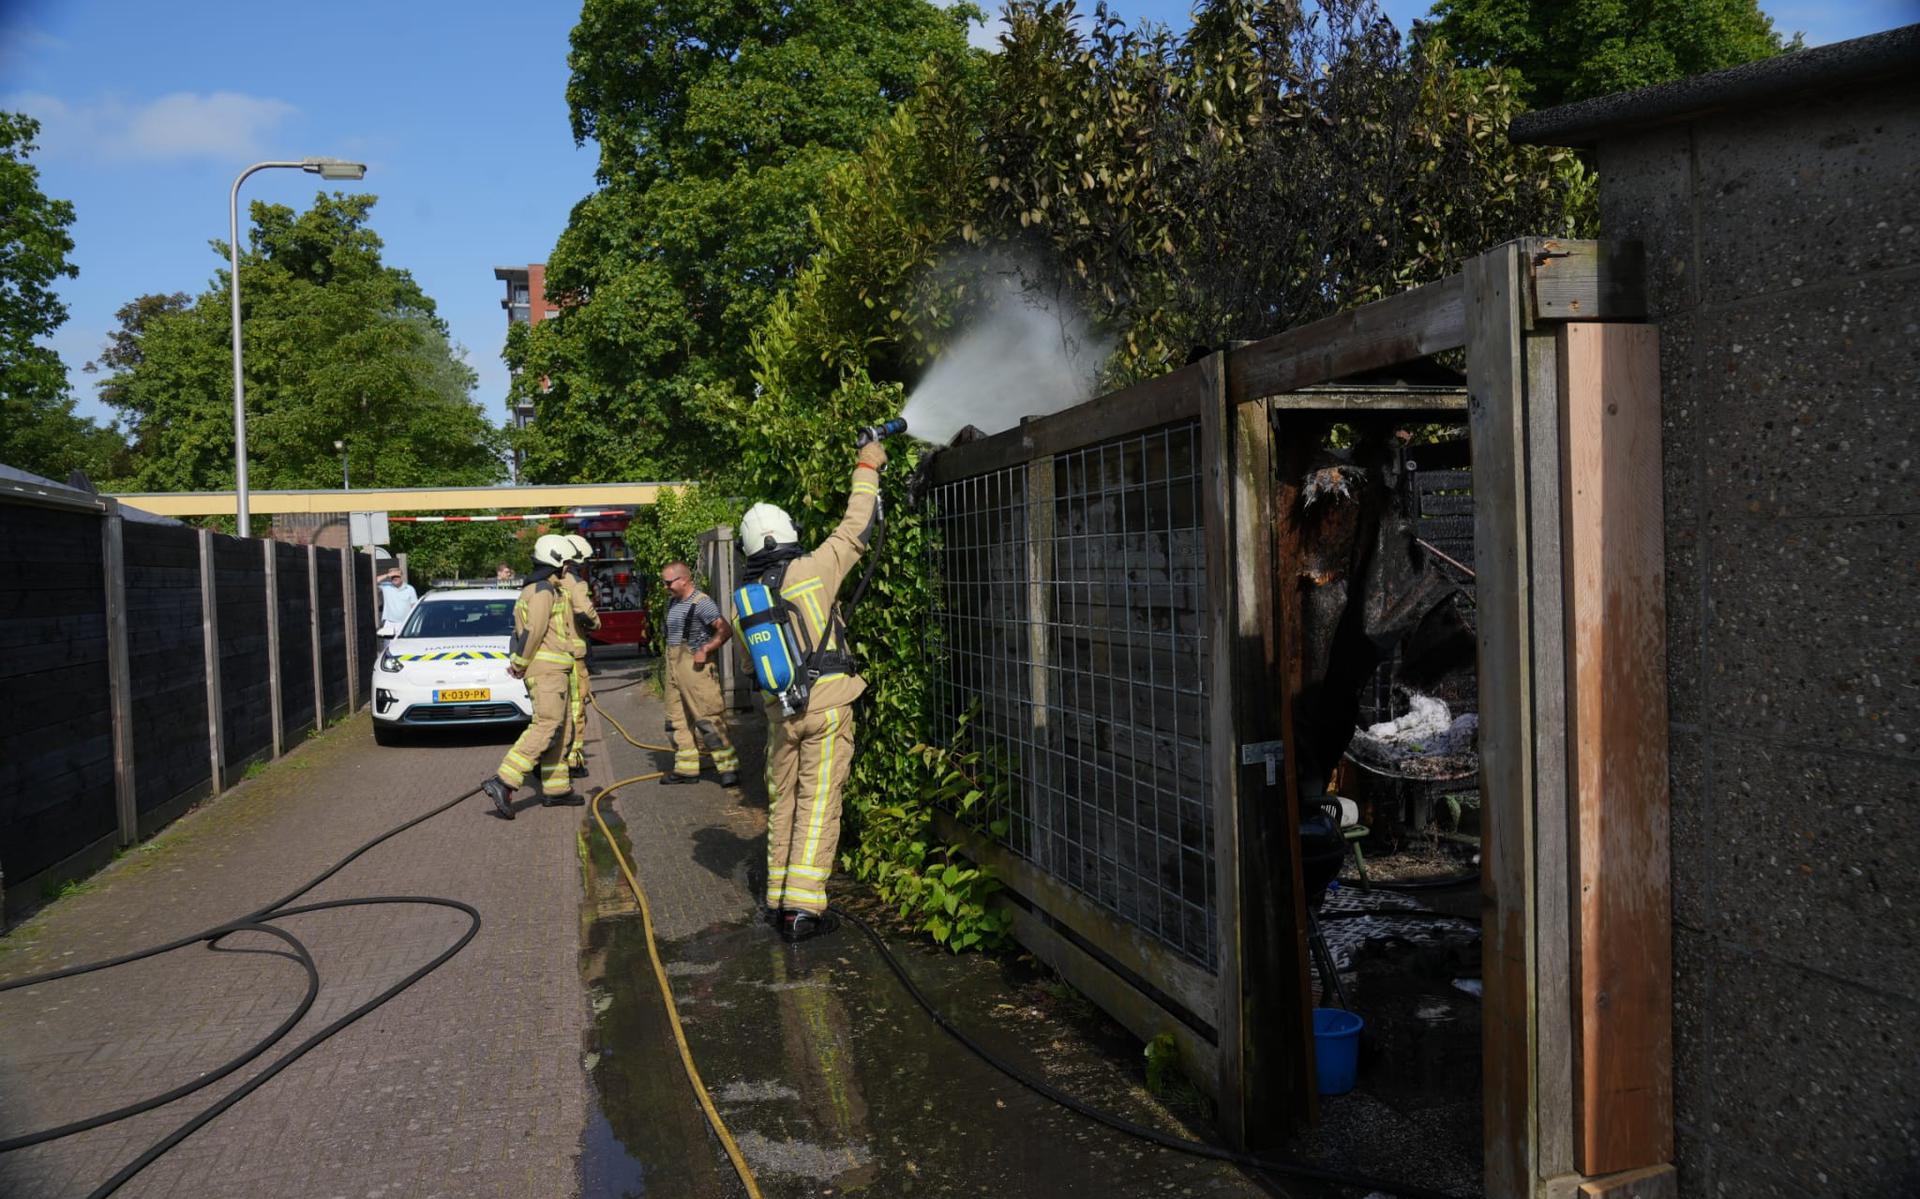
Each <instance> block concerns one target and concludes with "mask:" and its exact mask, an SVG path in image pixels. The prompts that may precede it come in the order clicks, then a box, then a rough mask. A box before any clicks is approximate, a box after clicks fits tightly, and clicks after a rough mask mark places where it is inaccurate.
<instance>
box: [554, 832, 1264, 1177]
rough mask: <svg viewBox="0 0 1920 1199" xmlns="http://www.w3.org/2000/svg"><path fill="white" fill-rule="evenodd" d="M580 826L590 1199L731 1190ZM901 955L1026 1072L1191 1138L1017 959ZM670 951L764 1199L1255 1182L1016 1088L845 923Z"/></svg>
mask: <svg viewBox="0 0 1920 1199" xmlns="http://www.w3.org/2000/svg"><path fill="white" fill-rule="evenodd" d="M607 814H608V815H609V817H611V813H607ZM609 823H610V824H611V823H613V822H612V821H611V819H610V820H609ZM588 828H589V829H590V830H591V832H590V833H589V834H588V835H587V836H586V838H585V840H584V841H583V847H582V855H581V856H582V863H583V868H584V871H585V874H586V877H587V897H586V902H585V906H584V908H583V913H582V918H583V921H584V922H585V927H584V928H583V936H582V944H583V945H584V946H585V947H586V948H585V950H584V952H583V954H582V959H581V963H582V973H583V978H584V980H585V982H586V985H587V987H588V991H589V995H590V997H591V1000H592V1006H593V1011H594V1020H593V1026H592V1029H591V1031H590V1033H589V1036H588V1044H587V1045H586V1046H585V1057H584V1059H583V1062H584V1064H585V1066H586V1068H587V1072H588V1075H589V1076H590V1078H591V1079H592V1081H593V1093H594V1098H595V1101H596V1104H597V1106H596V1110H595V1112H594V1115H593V1118H592V1120H591V1121H590V1124H589V1127H588V1129H587V1132H586V1135H585V1136H584V1137H583V1138H582V1143H581V1164H580V1178H581V1193H582V1195H583V1196H584V1197H585V1199H602V1197H612V1196H621V1197H625V1196H663V1195H670V1196H676V1197H677V1196H692V1197H693V1199H708V1197H717V1196H734V1195H738V1194H742V1193H743V1192H744V1188H742V1187H741V1186H740V1184H739V1182H738V1180H737V1179H736V1178H735V1177H734V1175H733V1172H732V1168H731V1166H730V1165H729V1164H728V1162H727V1160H726V1157H725V1155H724V1154H723V1152H722V1151H721V1148H720V1146H719V1143H718V1141H717V1139H716V1138H715V1137H714V1136H713V1135H712V1133H711V1132H710V1130H709V1129H708V1128H707V1127H706V1122H705V1120H704V1118H703V1116H702V1114H701V1112H700V1109H699V1107H698V1106H697V1104H696V1103H695V1101H694V1098H693V1095H692V1092H691V1090H690V1088H689V1087H688V1085H687V1080H686V1077H685V1075H684V1074H683V1072H682V1070H681V1066H680V1062H679V1058H678V1055H677V1053H676V1051H675V1049H674V1046H673V1042H672V1034H671V1031H670V1027H669V1025H668V1022H667V1019H666V1015H665V1012H664V1009H663V1007H662V1004H661V999H660V994H659V990H658V987H657V985H656V984H655V982H654V978H653V971H652V966H651V964H650V963H649V961H648V958H647V950H646V943H645V934H644V931H643V929H642V926H641V923H640V920H639V918H638V916H637V915H633V914H630V912H626V911H623V910H622V908H621V903H620V901H619V900H618V898H617V897H616V896H615V895H614V894H611V893H609V892H610V889H611V888H612V887H614V886H615V885H618V886H619V887H620V889H621V893H624V883H623V882H621V880H620V876H619V873H618V867H617V865H616V864H615V863H614V861H613V857H612V855H611V853H606V852H604V844H602V845H601V846H600V848H599V849H596V848H595V846H594V842H596V841H600V840H601V839H600V837H599V833H598V830H597V829H593V828H592V825H591V821H589V822H588ZM619 831H620V830H619V829H618V828H617V826H616V832H619ZM621 835H623V836H624V834H623V833H622V834H621ZM641 881H642V883H643V884H644V883H645V881H646V880H645V878H644V877H643V878H642V880H641ZM630 906H631V905H630V901H629V907H630ZM895 948H896V951H897V952H900V953H901V954H902V956H903V958H904V961H905V966H906V969H907V970H908V971H909V972H910V973H912V974H913V975H914V976H915V977H916V979H917V980H919V982H920V985H921V986H922V987H923V989H925V990H926V991H927V992H928V993H929V994H930V995H932V996H934V997H935V999H936V1002H938V1003H940V1004H941V1006H942V1007H943V1008H944V1009H946V1010H948V1011H949V1012H951V1013H953V1014H954V1015H955V1016H956V1018H958V1019H960V1020H961V1021H962V1022H963V1023H964V1024H965V1026H966V1027H967V1028H968V1029H969V1031H971V1032H973V1033H974V1035H976V1036H977V1037H979V1038H980V1039H981V1040H982V1041H983V1042H984V1043H986V1044H987V1045H989V1047H991V1048H992V1049H993V1050H994V1051H995V1052H997V1053H1000V1054H1002V1055H1004V1056H1005V1057H1007V1058H1008V1059H1010V1060H1012V1061H1013V1062H1014V1063H1015V1064H1017V1065H1019V1066H1020V1067H1021V1068H1023V1069H1025V1070H1028V1071H1029V1072H1032V1073H1034V1074H1037V1075H1039V1076H1041V1077H1043V1078H1046V1079H1048V1080H1049V1081H1050V1082H1053V1083H1055V1084H1056V1085H1059V1086H1061V1087H1063V1088H1064V1089H1066V1090H1068V1091H1070V1092H1072V1093H1075V1094H1078V1095H1081V1096H1083V1097H1084V1098H1086V1099H1088V1100H1090V1101H1091V1102H1093V1103H1095V1104H1096V1105H1099V1106H1102V1107H1106V1108H1108V1109H1109V1110H1115V1111H1118V1112H1120V1113H1121V1114H1123V1115H1126V1116H1129V1117H1130V1118H1134V1119H1146V1120H1147V1121H1149V1122H1151V1123H1156V1124H1160V1125H1162V1126H1166V1127H1169V1128H1170V1129H1171V1130H1174V1131H1184V1132H1185V1133H1187V1135H1193V1134H1194V1133H1196V1132H1198V1131H1200V1130H1199V1129H1198V1128H1191V1129H1184V1130H1182V1129H1178V1128H1177V1127H1176V1126H1173V1125H1171V1124H1169V1123H1168V1122H1167V1121H1166V1119H1165V1117H1164V1116H1163V1115H1158V1114H1157V1113H1156V1112H1155V1111H1154V1110H1153V1109H1152V1107H1151V1105H1150V1104H1146V1103H1144V1102H1143V1100H1142V1097H1141V1096H1140V1094H1139V1092H1138V1088H1137V1087H1136V1086H1135V1085H1134V1080H1132V1079H1131V1078H1130V1077H1129V1074H1128V1071H1129V1070H1131V1069H1133V1068H1134V1063H1133V1062H1132V1061H1131V1060H1130V1058H1129V1056H1128V1055H1125V1054H1121V1055H1115V1054H1114V1053H1113V1052H1112V1051H1111V1046H1110V1045H1107V1044H1104V1043H1102V1042H1103V1038H1101V1037H1099V1036H1093V1037H1089V1036H1088V1035H1087V1032H1088V1030H1087V1029H1083V1028H1080V1027H1076V1026H1077V1025H1079V1024H1081V1023H1082V1021H1081V1020H1079V1019H1074V1018H1063V1009H1062V1008H1061V1005H1060V1004H1058V1003H1056V1002H1055V1001H1054V1000H1051V999H1049V998H1048V997H1047V995H1046V994H1045V993H1044V992H1042V991H1041V990H1040V989H1039V988H1038V986H1037V985H1035V984H1034V983H1033V982H1032V981H1031V980H1020V979H1017V978H1013V977H1011V976H1010V975H1009V971H1010V970H1012V971H1015V972H1016V973H1017V972H1018V970H1019V969H1020V968H1019V967H1016V966H1013V965H1011V964H1010V963H1006V962H994V961H990V960H987V959H983V958H980V957H977V956H975V957H969V958H954V957H952V956H951V955H947V954H944V953H932V952H927V951H926V950H925V949H924V948H923V947H920V946H913V945H907V944H903V943H901V942H898V941H896V942H895ZM661 957H662V960H663V962H664V963H665V964H666V968H667V970H668V973H669V977H670V978H671V979H672V983H673V987H674V990H675V992H676V995H677V999H678V1004H679V1011H680V1015H681V1020H682V1022H683V1024H684V1026H685V1028H686V1032H687V1036H688V1039H689V1041H690V1042H691V1043H692V1045H693V1047H694V1053H695V1056H696V1060H697V1062H698V1065H699V1068H700V1071H701V1073H702V1075H703V1076H704V1078H705V1080H706V1083H707V1086H708V1088H709V1089H710V1091H711V1093H712V1095H713V1098H714V1102H715V1105H716V1106H717V1107H718V1109H719V1110H720V1113H721V1115H722V1117H723V1118H724V1119H725V1120H726V1121H727V1124H728V1127H729V1128H730V1129H731V1130H732V1132H733V1135H734V1138H735V1139H736V1141H738V1143H739V1144H740V1146H741V1150H742V1152H743V1153H744V1154H745V1156H746V1158H747V1160H748V1162H749V1163H750V1164H751V1165H752V1167H753V1169H754V1172H755V1174H756V1176H757V1177H758V1181H759V1184H760V1187H761V1189H762V1190H763V1192H764V1193H765V1194H766V1195H767V1196H768V1197H769V1199H775V1197H788V1196H793V1197H797V1196H800V1195H819V1194H829V1193H832V1194H840V1193H846V1194H869V1195H876V1196H879V1195H886V1196H894V1195H902V1196H935V1195H939V1196H945V1195H958V1194H1009V1195H1030V1194H1031V1195H1040V1194H1061V1195H1071V1194H1116V1195H1118V1194H1139V1193H1143V1192H1146V1191H1152V1192H1154V1193H1161V1192H1165V1193H1170V1194H1176V1195H1178V1194H1182V1193H1186V1194H1200V1195H1236V1196H1240V1195H1246V1196H1251V1195H1259V1194H1263V1193H1266V1192H1264V1191H1263V1190H1262V1189H1261V1188H1260V1187H1258V1186H1256V1185H1254V1184H1253V1183H1252V1182H1251V1181H1250V1180H1248V1179H1247V1178H1246V1177H1245V1176H1244V1175H1241V1174H1240V1173H1239V1172H1238V1171H1235V1170H1232V1169H1231V1168H1227V1167H1223V1166H1221V1165H1219V1164H1218V1163H1212V1162H1206V1161H1201V1160H1198V1159H1192V1158H1185V1157H1181V1156H1180V1155H1177V1154H1172V1153H1166V1152H1163V1151H1160V1150H1157V1149H1154V1148H1152V1147H1150V1146H1146V1145H1143V1144H1140V1143H1137V1142H1134V1141H1132V1140H1129V1139H1127V1138H1124V1137H1120V1136H1117V1135H1115V1134H1114V1133H1112V1132H1110V1131H1108V1130H1106V1129H1104V1128H1102V1127H1100V1126H1097V1125H1094V1124H1091V1123H1089V1122H1087V1121H1085V1120H1083V1119H1081V1118H1080V1117H1077V1116H1074V1115H1072V1114H1071V1113H1069V1112H1066V1111H1064V1110H1063V1109H1060V1108H1057V1107H1055V1106H1053V1105H1052V1104H1050V1103H1047V1102H1046V1101H1044V1100H1041V1099H1038V1098H1037V1097H1035V1096H1033V1095H1032V1094H1031V1093H1029V1092H1027V1091H1025V1090H1024V1089H1022V1088H1020V1087H1018V1086H1017V1085H1016V1084H1013V1083H1011V1082H1010V1081H1008V1080H1007V1079H1005V1078H1004V1077H1003V1076H1001V1075H1000V1074H998V1073H997V1072H995V1071H993V1070H992V1068H991V1067H989V1066H987V1065H985V1064H984V1063H982V1062H980V1061H979V1060H978V1059H976V1058H974V1057H972V1056H971V1055H970V1054H968V1053H967V1052H966V1051H965V1050H964V1049H962V1048H961V1047H959V1045H958V1044H957V1043H955V1042H954V1041H953V1040H951V1039H950V1038H949V1037H947V1035H946V1034H945V1033H943V1032H941V1031H940V1030H939V1029H938V1028H937V1026H935V1025H934V1024H933V1022H932V1021H931V1020H929V1019H928V1018H927V1016H926V1014H925V1013H924V1012H922V1011H921V1010H920V1009H919V1007H918V1006H916V1005H915V1004H914V1003H913V1002H912V1000H911V999H909V998H908V996H907V995H906V993H905V992H904V991H903V990H901V989H900V987H899V984H898V982H897V981H896V980H895V979H894V978H893V977H892V976H891V975H890V974H889V973H888V972H887V970H886V968H885V966H884V965H883V964H882V963H881V961H880V960H879V958H878V956H877V955H876V953H875V951H874V949H873V947H872V946H871V944H869V943H868V942H867V941H866V939H865V938H864V936H863V935H862V934H861V933H860V932H859V931H858V930H857V929H855V928H853V927H852V926H850V925H849V926H845V927H842V928H841V929H840V930H839V931H838V932H835V933H833V934H831V935H829V936H827V937H823V938H821V939H820V940H817V941H813V942H810V943H808V944H805V945H801V946H788V945H785V944H784V943H782V942H781V941H779V940H778V938H776V937H775V936H774V935H773V933H772V932H771V930H769V929H767V928H766V927H764V926H762V925H760V924H758V923H757V922H755V923H749V922H723V923H718V924H715V925H712V926H710V927H709V928H707V929H705V930H703V931H701V932H700V933H697V934H695V935H693V936H690V937H685V938H682V939H680V940H678V941H672V942H667V943H664V944H662V945H661ZM1066 1015H1067V1016H1068V1017H1071V1015H1072V1014H1071V1013H1066ZM1132 1052H1133V1053H1137V1052H1138V1047H1137V1046H1134V1047H1133V1049H1132Z"/></svg>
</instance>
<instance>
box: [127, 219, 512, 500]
mask: <svg viewBox="0 0 1920 1199" xmlns="http://www.w3.org/2000/svg"><path fill="white" fill-rule="evenodd" d="M373 205H374V198H373V197H372V196H365V195H360V196H334V195H329V194H326V193H321V194H320V195H319V196H318V198H317V199H316V200H315V201H314V205H313V207H312V208H310V209H308V210H307V211H306V212H303V213H295V212H294V210H292V209H291V208H287V207H285V206H282V205H273V204H261V203H256V204H254V205H253V207H252V212H251V218H252V224H251V227H250V230H249V238H248V246H247V248H246V251H245V252H244V253H243V254H242V256H241V264H240V270H241V275H242V287H241V302H242V307H243V313H242V328H243V331H244V337H245V344H246V372H247V444H248V460H249V464H250V465H249V479H250V482H251V483H252V484H253V485H254V486H257V487H262V488H270V487H283V488H284V487H332V486H337V485H338V483H339V481H340V451H338V450H336V449H334V445H333V443H334V442H335V441H336V440H339V441H344V442H345V443H346V452H347V454H348V455H349V458H350V461H351V464H352V474H353V482H354V485H355V486H360V487H373V486H386V487H394V486H399V487H404V486H421V485H428V484H484V483H491V482H494V481H496V480H498V479H499V478H500V477H501V476H502V474H503V473H504V467H503V465H502V459H501V448H502V442H503V437H502V434H501V432H500V430H498V429H497V428H495V427H494V426H492V425H491V424H489V423H488V421H487V419H486V416H485V413H484V412H483V410H482V409H481V408H480V407H479V405H477V404H475V403H474V402H473V399H472V397H471V392H472V389H473V385H474V373H473V370H472V368H471V367H469V366H468V365H467V364H466V362H465V360H464V357H463V352H462V351H460V350H459V349H458V348H457V347H455V346H454V345H453V344H452V343H451V342H450V341H449V339H448V335H447V327H446V323H445V322H444V321H442V320H441V319H440V318H439V316H437V315H436V313H435V311H434V304H433V301H432V300H431V299H430V298H428V297H427V296H426V295H425V293H423V292H422V291H421V290H420V287H419V285H418V284H417V283H416V282H415V281H414V279H413V277H412V276H411V275H410V274H408V273H407V272H406V271H404V270H400V269H397V268H394V267H391V266H387V265H385V264H384V263H383V262H382V261H381V257H380V250H381V242H380V239H379V237H378V236H377V235H376V234H375V233H374V232H373V230H372V229H371V228H370V227H369V226H368V224H367V218H368V214H369V213H370V211H371V210H372V208H373ZM213 249H214V250H215V251H216V252H217V253H219V254H220V256H221V258H222V259H223V260H224V259H225V258H226V255H227V247H226V246H225V244H224V243H215V244H214V246H213ZM230 313H231V293H230V292H229V291H228V283H227V274H226V272H225V271H222V272H220V274H219V275H218V276H216V278H215V280H214V282H213V285H212V286H211V287H210V288H209V289H208V290H207V291H205V292H203V293H202V294H201V295H200V296H199V297H198V298H197V299H195V300H193V301H192V302H190V303H188V302H185V301H184V298H183V297H167V296H146V297H142V298H140V299H138V300H135V301H133V302H132V303H130V304H128V305H126V306H124V307H123V308H122V309H121V310H120V319H121V327H120V328H119V330H117V331H116V332H115V333H114V334H113V335H112V336H111V337H110V338H109V340H108V343H107V346H106V348H105V349H104V350H103V351H102V353H101V358H100V361H99V364H98V365H100V366H102V367H104V368H105V369H106V370H108V371H110V372H111V373H110V374H109V375H108V377H107V379H106V382H105V383H104V384H103V385H102V387H101V396H102V398H103V399H105V400H107V402H108V403H110V404H112V405H113V406H114V407H115V408H116V409H118V410H119V411H120V412H121V413H122V414H123V419H124V421H125V425H126V427H127V429H128V432H129V434H130V436H131V437H132V439H133V451H132V464H131V469H130V471H129V478H128V480H127V482H128V483H129V485H130V486H131V487H132V488H135V489H139V490H201V489H212V488H220V487H229V486H232V483H233V428H232V404H233V376H232V357H231V352H232V351H231V330H232V324H231V316H230Z"/></svg>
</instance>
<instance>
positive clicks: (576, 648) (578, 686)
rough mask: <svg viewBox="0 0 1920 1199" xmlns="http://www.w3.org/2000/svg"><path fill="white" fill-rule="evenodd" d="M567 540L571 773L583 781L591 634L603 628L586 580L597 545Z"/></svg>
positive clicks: (573, 536)
mask: <svg viewBox="0 0 1920 1199" xmlns="http://www.w3.org/2000/svg"><path fill="white" fill-rule="evenodd" d="M566 539H567V544H568V545H569V546H570V547H572V550H573V557H572V558H571V559H570V560H569V561H568V563H567V571H566V573H565V574H563V575H561V576H560V578H561V586H562V587H564V588H565V589H566V593H567V607H568V610H569V611H570V613H571V615H572V620H573V633H574V641H573V674H572V675H571V676H570V679H569V685H568V687H567V714H568V725H567V773H568V774H569V775H571V776H572V777H574V778H579V777H580V776H581V775H583V774H585V773H586V772H587V705H588V704H589V703H591V702H592V700H593V687H592V683H593V680H592V678H591V676H590V675H589V674H588V671H587V635H588V634H589V633H592V632H593V631H594V630H596V629H598V628H599V627H600V612H599V610H598V609H596V608H595V607H594V606H593V584H591V583H589V582H588V581H587V577H586V576H587V559H589V558H591V557H593V544H592V543H591V542H589V541H588V540H587V539H586V538H585V537H582V536H580V534H578V533H568V534H567V535H566Z"/></svg>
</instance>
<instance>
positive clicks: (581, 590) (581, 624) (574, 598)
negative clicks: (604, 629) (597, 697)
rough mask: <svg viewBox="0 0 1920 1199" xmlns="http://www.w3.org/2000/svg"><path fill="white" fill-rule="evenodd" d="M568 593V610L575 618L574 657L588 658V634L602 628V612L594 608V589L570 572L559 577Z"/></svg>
mask: <svg viewBox="0 0 1920 1199" xmlns="http://www.w3.org/2000/svg"><path fill="white" fill-rule="evenodd" d="M559 578H560V585H561V586H562V587H563V588H565V590H566V593H567V609H568V611H569V612H570V613H571V614H572V617H573V633H574V637H573V656H574V657H575V658H585V657H586V656H587V634H588V633H590V632H592V631H593V630H594V629H597V628H599V627H600V610H599V609H598V608H595V607H594V606H593V587H592V585H591V584H589V583H588V582H587V581H586V580H585V579H583V578H581V577H580V576H578V575H576V574H573V573H572V572H571V571H569V572H568V573H566V574H563V575H561V576H559Z"/></svg>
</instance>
